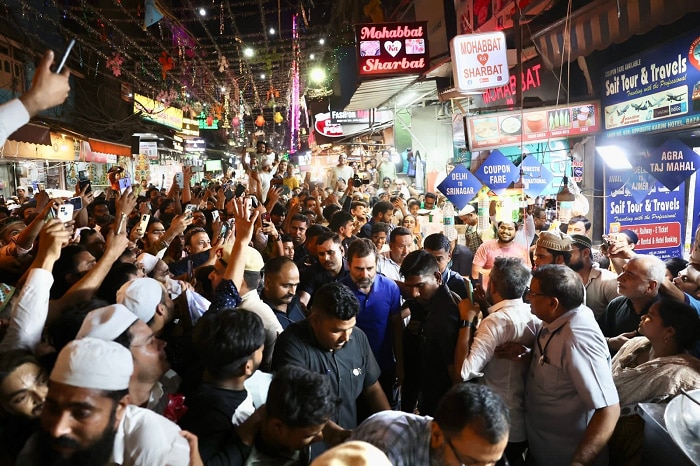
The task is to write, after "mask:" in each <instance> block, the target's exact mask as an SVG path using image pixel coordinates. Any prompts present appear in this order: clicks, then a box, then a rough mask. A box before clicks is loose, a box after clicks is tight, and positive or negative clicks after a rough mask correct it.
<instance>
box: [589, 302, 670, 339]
mask: <svg viewBox="0 0 700 466" xmlns="http://www.w3.org/2000/svg"><path fill="white" fill-rule="evenodd" d="M658 300H659V296H658V295H657V296H656V298H654V299H653V300H651V301H650V302H649V304H647V305H646V306H645V307H644V309H643V310H642V312H641V313H639V314H637V313H636V312H635V311H634V307H633V306H632V301H630V299H629V298H625V297H624V296H618V297H617V298H615V299H613V300H612V301H610V302H609V303H608V307H607V308H606V309H605V313H604V314H603V315H602V317H601V318H600V320H599V321H598V324H599V325H600V330H601V331H602V332H603V335H605V336H606V337H608V338H613V337H616V336H618V335H620V334H621V333H625V332H632V331H634V330H637V329H638V328H639V322H641V320H642V316H643V315H644V314H646V313H647V312H649V308H650V307H651V305H652V304H654V303H655V302H656V301H658Z"/></svg>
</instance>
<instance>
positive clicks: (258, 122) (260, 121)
mask: <svg viewBox="0 0 700 466" xmlns="http://www.w3.org/2000/svg"><path fill="white" fill-rule="evenodd" d="M255 126H257V127H258V128H262V127H263V126H265V118H263V116H262V114H261V115H258V117H257V118H256V119H255Z"/></svg>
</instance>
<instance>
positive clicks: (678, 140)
mask: <svg viewBox="0 0 700 466" xmlns="http://www.w3.org/2000/svg"><path fill="white" fill-rule="evenodd" d="M600 79H601V89H602V90H603V96H602V106H603V110H604V115H605V120H604V133H603V137H602V138H601V139H600V140H599V141H598V144H597V146H598V148H597V150H598V153H599V154H600V156H601V157H602V158H603V160H604V161H605V162H606V163H605V176H604V192H605V227H606V228H605V232H606V233H608V232H615V231H619V230H620V229H630V230H632V231H634V232H635V233H636V234H637V236H638V238H639V242H638V243H637V246H636V248H635V250H640V251H642V252H645V253H653V254H655V255H658V256H659V257H661V258H662V259H667V258H670V257H680V256H685V257H687V254H688V253H689V248H690V244H691V242H692V237H693V232H694V231H695V230H696V228H697V227H698V219H697V218H696V216H695V215H694V214H693V212H695V209H696V206H697V205H698V201H699V200H700V190H698V186H697V182H696V176H697V173H696V172H697V169H698V168H700V156H698V154H697V153H696V152H700V143H699V142H696V141H697V136H698V135H700V132H698V127H700V29H696V30H695V31H693V32H691V33H689V34H685V35H682V36H680V37H678V38H676V39H673V40H671V41H669V42H667V43H665V44H663V45H660V46H659V47H657V48H654V49H652V50H648V51H644V52H642V53H640V54H637V55H633V56H631V57H629V58H627V59H625V60H622V61H620V62H617V63H614V64H611V65H609V66H607V67H605V68H604V69H603V70H602V72H601V76H600Z"/></svg>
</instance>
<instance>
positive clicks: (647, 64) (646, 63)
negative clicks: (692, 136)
mask: <svg viewBox="0 0 700 466" xmlns="http://www.w3.org/2000/svg"><path fill="white" fill-rule="evenodd" d="M601 89H602V105H603V109H604V111H605V124H604V129H605V135H606V136H607V137H616V136H629V135H634V134H639V133H648V132H652V131H663V130H667V129H670V128H675V127H679V126H686V125H693V124H697V123H698V122H700V31H696V32H694V33H692V34H689V35H686V36H684V37H681V38H679V39H675V40H673V41H671V42H668V43H666V44H663V45H661V46H659V47H657V48H654V49H652V50H650V51H648V52H644V53H641V54H638V55H634V56H632V57H630V58H628V59H626V60H624V61H622V62H618V63H615V64H614V65H611V66H609V67H607V68H604V69H603V82H602V87H601Z"/></svg>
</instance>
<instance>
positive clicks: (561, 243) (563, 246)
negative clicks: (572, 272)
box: [533, 231, 572, 268]
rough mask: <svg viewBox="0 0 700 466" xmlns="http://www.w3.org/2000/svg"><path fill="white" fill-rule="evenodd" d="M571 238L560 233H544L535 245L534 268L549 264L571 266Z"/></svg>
mask: <svg viewBox="0 0 700 466" xmlns="http://www.w3.org/2000/svg"><path fill="white" fill-rule="evenodd" d="M571 249H572V248H571V237H570V236H569V235H567V234H564V233H562V232H560V231H543V232H542V233H541V234H540V236H539V238H537V243H535V253H534V254H533V257H534V259H535V264H534V268H537V267H541V266H543V265H547V264H560V265H569V260H570V259H571Z"/></svg>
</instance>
